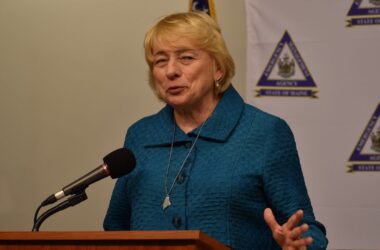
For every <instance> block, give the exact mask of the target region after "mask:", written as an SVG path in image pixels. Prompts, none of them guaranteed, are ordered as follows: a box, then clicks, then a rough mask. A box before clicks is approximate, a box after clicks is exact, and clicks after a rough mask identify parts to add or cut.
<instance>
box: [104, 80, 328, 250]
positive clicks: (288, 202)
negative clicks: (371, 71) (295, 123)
mask: <svg viewBox="0 0 380 250" xmlns="http://www.w3.org/2000/svg"><path fill="white" fill-rule="evenodd" d="M173 128H174V120H173V110H172V108H171V107H170V106H166V107H164V108H163V109H162V110H161V111H159V112H158V113H157V114H155V115H152V116H148V117H145V118H143V119H141V120H140V121H138V122H136V123H135V124H134V125H132V126H131V127H130V128H129V129H128V132H127V136H126V140H125V145H124V146H125V147H127V148H129V149H131V150H132V151H133V153H134V154H135V156H136V159H137V164H136V168H135V169H134V170H133V171H132V173H131V174H129V175H128V176H125V177H122V178H119V179H118V181H117V182H116V185H115V188H114V191H113V193H112V198H111V202H110V205H109V208H108V211H107V214H106V217H105V220H104V229H105V230H187V229H188V230H201V231H203V232H204V233H206V234H208V235H210V236H211V237H214V238H215V239H217V240H219V241H220V242H222V243H224V244H225V245H228V246H230V247H231V248H233V249H239V250H240V249H249V250H252V249H260V250H263V249H279V248H278V246H277V244H276V242H275V241H274V240H273V238H272V233H271V231H270V229H269V227H268V226H267V225H266V223H265V221H264V219H263V211H264V209H265V208H266V207H270V208H272V210H273V212H274V214H275V216H276V218H277V220H278V221H279V223H281V224H282V223H284V222H285V221H286V220H287V219H288V218H289V217H290V216H291V215H292V214H293V213H294V212H295V211H296V210H298V209H303V210H304V214H305V216H304V219H303V222H305V223H308V224H309V226H310V229H309V231H308V232H307V234H308V235H311V236H312V237H313V238H314V242H313V245H312V246H310V247H309V248H308V249H326V246H327V239H326V237H325V229H324V227H323V225H322V224H320V223H319V222H317V221H316V220H315V218H314V214H313V209H312V206H311V203H310V199H309V196H308V194H307V190H306V186H305V183H304V178H303V174H302V171H301V167H300V163H299V158H298V154H297V149H296V145H295V141H294V138H293V134H292V132H291V130H290V129H289V127H288V125H287V124H286V123H285V122H284V121H283V120H282V119H280V118H278V117H275V116H273V115H270V114H267V113H265V112H263V111H261V110H259V109H257V108H255V107H253V106H250V105H248V104H245V103H244V101H243V99H242V98H241V97H240V96H239V94H238V93H237V92H236V90H235V89H234V88H233V87H232V86H231V87H229V89H228V90H227V91H226V92H225V93H224V94H223V97H222V98H221V100H220V102H219V104H218V106H217V107H216V108H215V110H214V112H213V113H212V115H211V116H210V117H209V119H208V120H207V121H206V123H205V125H204V126H203V128H202V129H201V133H200V136H199V138H198V141H197V142H196V144H195V146H194V148H193V150H192V151H191V153H190V155H189V157H188V159H187V160H186V162H185V165H184V167H183V169H182V171H181V172H179V169H180V167H181V164H182V162H183V161H184V159H185V158H186V155H187V154H188V152H189V148H190V147H191V145H192V142H194V140H195V138H196V136H197V134H198V132H199V128H197V129H195V130H193V131H192V132H190V133H188V134H185V133H184V132H183V131H182V130H181V129H180V128H178V127H177V128H176V130H175V131H176V132H175V139H174V147H173V152H172V157H171V164H170V168H169V170H168V171H167V167H168V160H169V152H170V147H171V142H172V138H173V131H174V130H173ZM166 173H167V174H166ZM177 174H178V177H177V180H176V182H175V184H174V186H173V189H172V192H171V195H170V200H171V203H172V204H171V206H169V207H168V208H166V209H165V210H164V209H163V207H162V204H163V201H164V198H165V182H166V186H167V189H170V187H171V185H172V183H173V181H174V179H175V177H176V176H177Z"/></svg>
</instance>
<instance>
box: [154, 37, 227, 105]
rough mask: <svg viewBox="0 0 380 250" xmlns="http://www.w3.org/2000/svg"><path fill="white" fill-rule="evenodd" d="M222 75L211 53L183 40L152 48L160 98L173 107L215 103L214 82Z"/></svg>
mask: <svg viewBox="0 0 380 250" xmlns="http://www.w3.org/2000/svg"><path fill="white" fill-rule="evenodd" d="M221 76H222V72H221V71H220V70H218V69H217V66H216V63H215V60H214V59H213V58H212V57H211V56H210V55H209V53H208V52H206V51H204V50H201V49H198V48H196V47H195V46H193V45H192V43H191V42H190V41H188V40H187V39H184V38H179V39H175V40H170V41H169V42H168V41H162V40H161V41H159V42H156V43H155V44H154V46H153V80H154V85H155V88H156V90H157V92H158V94H159V96H160V97H161V98H162V99H163V100H164V101H165V102H166V103H168V104H169V105H170V106H172V107H173V108H180V109H181V108H185V109H188V108H190V109H192V108H201V107H202V106H203V105H210V104H212V103H213V102H216V101H217V99H218V97H217V95H216V94H215V91H214V87H215V86H214V82H215V80H216V79H219V78H220V77H221Z"/></svg>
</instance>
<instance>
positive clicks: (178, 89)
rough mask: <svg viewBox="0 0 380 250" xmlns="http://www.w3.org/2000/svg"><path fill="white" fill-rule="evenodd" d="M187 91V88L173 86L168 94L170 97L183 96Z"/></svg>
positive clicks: (168, 90)
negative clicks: (183, 92)
mask: <svg viewBox="0 0 380 250" xmlns="http://www.w3.org/2000/svg"><path fill="white" fill-rule="evenodd" d="M185 89H186V87H185V86H172V87H169V88H168V89H167V90H166V92H167V93H168V94H170V95H178V94H181V93H182V91H184V90H185Z"/></svg>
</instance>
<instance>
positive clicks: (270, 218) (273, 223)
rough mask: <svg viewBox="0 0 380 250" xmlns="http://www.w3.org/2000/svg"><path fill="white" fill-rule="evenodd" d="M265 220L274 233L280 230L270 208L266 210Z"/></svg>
mask: <svg viewBox="0 0 380 250" xmlns="http://www.w3.org/2000/svg"><path fill="white" fill-rule="evenodd" d="M264 220H265V222H266V223H267V224H268V226H269V228H270V229H271V230H272V232H275V231H276V229H278V227H279V226H280V225H279V224H278V222H277V220H276V218H275V217H274V215H273V212H272V209H270V208H266V209H265V210H264Z"/></svg>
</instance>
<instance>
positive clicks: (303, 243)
mask: <svg viewBox="0 0 380 250" xmlns="http://www.w3.org/2000/svg"><path fill="white" fill-rule="evenodd" d="M302 218H303V211H302V210H298V211H297V212H295V213H294V214H293V215H292V216H291V217H290V218H289V219H288V221H287V222H286V223H284V224H283V225H279V224H278V222H277V220H276V218H275V217H274V215H273V212H272V210H271V209H270V208H266V209H265V210H264V220H265V222H266V223H267V224H268V226H269V227H270V229H271V230H272V234H273V238H274V239H275V241H276V242H277V244H278V245H279V246H280V247H281V248H282V249H283V250H306V249H307V246H308V245H310V244H311V243H312V242H313V238H311V237H306V238H301V235H302V234H303V233H304V232H306V231H307V230H308V229H309V226H308V225H307V224H302V225H301V226H297V224H298V223H299V222H300V221H301V219H302Z"/></svg>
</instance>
